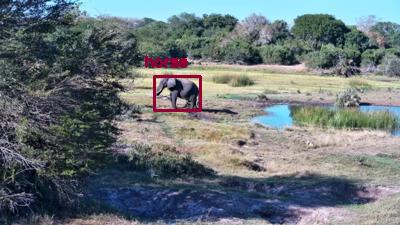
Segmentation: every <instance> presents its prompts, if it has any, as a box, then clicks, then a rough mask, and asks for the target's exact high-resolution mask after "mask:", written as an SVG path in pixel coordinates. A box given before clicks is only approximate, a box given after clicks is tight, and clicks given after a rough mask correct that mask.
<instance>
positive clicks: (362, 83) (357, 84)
mask: <svg viewBox="0 0 400 225" xmlns="http://www.w3.org/2000/svg"><path fill="white" fill-rule="evenodd" d="M349 85H350V87H352V88H354V89H356V90H359V91H368V90H371V89H372V85H371V84H369V83H368V82H367V81H366V80H361V79H352V80H350V81H349Z"/></svg>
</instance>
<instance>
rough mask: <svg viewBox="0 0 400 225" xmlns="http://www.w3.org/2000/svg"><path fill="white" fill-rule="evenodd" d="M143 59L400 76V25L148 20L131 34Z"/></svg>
mask: <svg viewBox="0 0 400 225" xmlns="http://www.w3.org/2000/svg"><path fill="white" fill-rule="evenodd" d="M132 30H133V33H134V34H135V35H136V36H137V38H138V41H139V43H138V46H139V51H140V53H141V54H143V55H145V54H147V55H150V56H152V57H158V56H170V57H182V56H187V57H189V58H191V59H194V60H203V61H215V62H225V63H241V64H257V63H267V64H283V65H292V64H297V63H306V65H307V66H308V67H310V68H317V69H330V68H331V69H334V70H333V71H334V72H336V73H338V74H344V75H351V74H354V73H358V72H360V68H361V69H362V71H364V72H383V73H385V74H388V75H392V76H399V75H400V74H399V73H400V71H399V69H398V66H397V67H396V66H395V65H397V64H398V63H399V62H400V61H399V56H400V25H399V24H396V23H392V22H378V21H376V20H375V19H374V18H373V17H368V18H366V19H364V20H361V21H360V23H359V24H358V26H348V25H346V24H344V23H343V22H342V21H340V20H338V19H336V18H335V17H333V16H331V15H326V14H307V15H302V16H299V17H297V18H296V19H295V20H294V25H293V27H291V28H289V26H288V24H287V23H286V22H285V21H283V20H276V21H273V22H271V21H269V20H268V19H267V18H266V17H264V16H261V15H256V14H253V15H250V16H248V17H247V18H245V19H244V20H243V21H238V20H237V19H236V18H234V17H232V16H230V15H220V14H211V15H207V14H205V15H203V16H202V17H197V16H195V15H194V14H188V13H182V14H180V15H177V16H172V17H170V18H169V19H168V22H161V21H155V20H152V19H149V18H145V19H143V20H141V22H140V23H139V22H138V23H137V26H136V27H135V28H134V29H132Z"/></svg>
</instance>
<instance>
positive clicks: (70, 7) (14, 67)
mask: <svg viewBox="0 0 400 225" xmlns="http://www.w3.org/2000/svg"><path fill="white" fill-rule="evenodd" d="M2 7H4V9H6V10H0V18H10V19H7V20H2V21H1V23H2V29H1V31H0V32H1V35H0V80H1V82H0V86H1V87H0V104H1V105H3V106H7V107H0V117H1V119H0V129H1V130H2V133H1V134H0V162H1V163H0V173H1V174H0V215H1V216H0V223H2V219H3V215H13V214H15V213H17V212H18V213H21V214H23V213H25V212H26V211H25V210H27V209H28V208H27V207H32V206H31V204H32V203H35V204H34V205H33V207H32V209H37V208H36V207H35V206H38V205H40V206H41V207H38V208H41V209H48V210H51V209H56V208H58V207H66V206H67V205H68V204H69V203H70V202H71V200H72V199H76V190H75V189H74V185H71V184H73V183H74V182H73V180H74V179H76V178H77V177H79V176H80V175H85V174H88V173H90V172H93V171H95V170H96V169H98V168H99V167H102V166H104V165H105V164H107V162H109V160H107V159H108V157H109V152H108V150H107V149H108V148H109V146H110V145H111V144H112V143H113V142H114V140H115V134H116V131H117V130H116V129H115V127H113V126H112V124H111V121H112V120H113V119H114V117H115V116H116V115H117V114H120V113H121V112H122V109H123V107H124V104H123V103H122V102H120V100H119V98H118V97H117V95H116V93H117V91H118V89H119V87H118V85H115V83H109V82H108V81H107V79H108V78H109V77H111V76H112V77H115V76H124V75H126V74H128V69H130V67H131V66H132V65H136V64H137V63H138V62H139V58H138V54H137V50H136V38H135V36H133V35H132V34H130V33H129V32H127V31H126V30H124V29H121V28H120V27H119V26H118V25H119V24H121V23H120V21H115V20H114V19H109V18H107V19H91V18H85V17H80V18H78V16H79V15H80V13H79V11H77V10H76V5H75V4H74V3H72V2H70V1H55V2H54V1H50V0H45V1H26V2H23V4H22V3H20V2H18V1H8V2H4V3H2ZM3 131H4V133H3ZM15 156H18V157H15ZM15 196H16V197H15Z"/></svg>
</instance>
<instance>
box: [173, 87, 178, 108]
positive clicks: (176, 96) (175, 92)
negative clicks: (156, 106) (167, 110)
mask: <svg viewBox="0 0 400 225" xmlns="http://www.w3.org/2000/svg"><path fill="white" fill-rule="evenodd" d="M177 98H178V91H172V92H171V104H172V108H173V109H176V100H177Z"/></svg>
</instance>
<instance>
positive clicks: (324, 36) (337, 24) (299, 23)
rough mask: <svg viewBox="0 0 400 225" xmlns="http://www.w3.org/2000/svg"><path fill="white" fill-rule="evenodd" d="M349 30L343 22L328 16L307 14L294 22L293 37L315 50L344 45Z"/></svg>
mask: <svg viewBox="0 0 400 225" xmlns="http://www.w3.org/2000/svg"><path fill="white" fill-rule="evenodd" d="M347 32H349V29H348V28H347V27H346V25H345V24H344V23H343V22H342V21H341V20H337V19H335V17H333V16H331V15H327V14H306V15H302V16H299V17H297V18H296V19H295V20H294V26H293V28H292V33H293V35H294V36H295V37H296V38H298V39H301V40H305V41H308V42H310V43H311V44H312V45H313V47H314V48H315V49H317V48H319V47H320V46H321V45H322V44H329V43H331V44H334V45H342V44H344V40H345V37H344V36H345V34H346V33H347Z"/></svg>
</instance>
